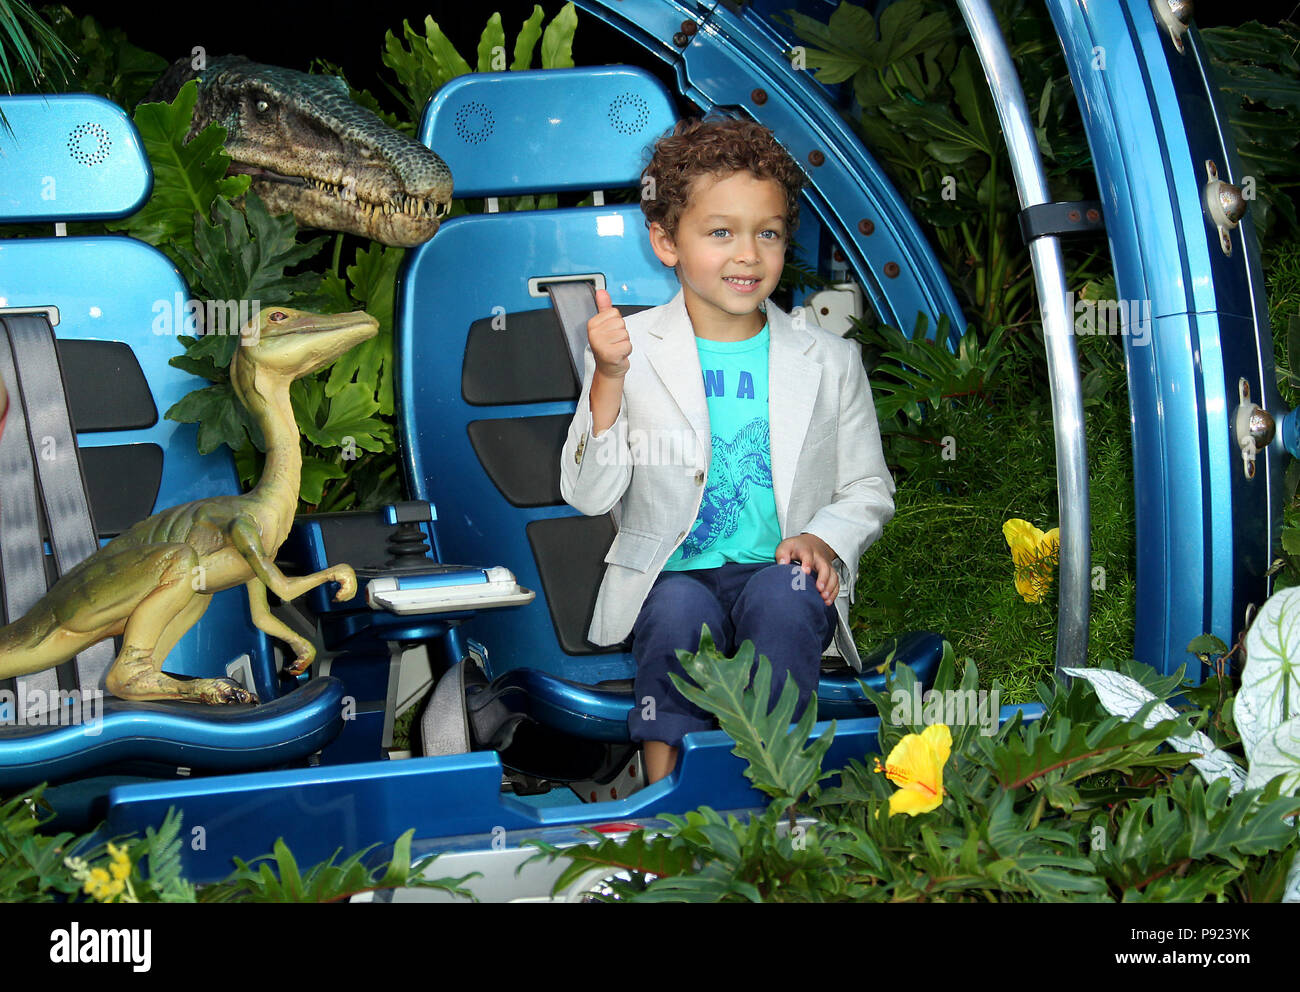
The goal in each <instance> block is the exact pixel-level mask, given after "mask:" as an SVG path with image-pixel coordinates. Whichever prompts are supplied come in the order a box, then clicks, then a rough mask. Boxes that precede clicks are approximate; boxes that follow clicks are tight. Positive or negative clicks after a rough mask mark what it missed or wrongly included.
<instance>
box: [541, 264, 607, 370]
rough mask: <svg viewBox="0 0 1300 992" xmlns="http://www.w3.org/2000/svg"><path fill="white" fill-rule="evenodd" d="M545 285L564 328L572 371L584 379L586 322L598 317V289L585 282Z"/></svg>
mask: <svg viewBox="0 0 1300 992" xmlns="http://www.w3.org/2000/svg"><path fill="white" fill-rule="evenodd" d="M543 287H544V288H545V289H546V291H547V292H549V293H550V294H551V306H552V307H554V308H555V316H557V317H558V318H559V319H560V326H561V327H563V328H564V339H565V341H567V342H568V345H569V356H570V357H571V358H572V359H573V370H574V372H575V373H577V376H578V382H582V374H583V371H584V370H583V362H582V356H583V352H585V351H586V350H587V321H589V320H591V318H592V317H594V316H596V291H595V290H594V289H593V288H592V285H591V283H589V282H586V281H585V280H584V281H582V282H548V283H544V284H543Z"/></svg>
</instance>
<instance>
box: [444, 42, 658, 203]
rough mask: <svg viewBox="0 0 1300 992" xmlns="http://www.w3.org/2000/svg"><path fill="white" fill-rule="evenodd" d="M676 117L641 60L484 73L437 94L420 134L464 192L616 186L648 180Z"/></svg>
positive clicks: (457, 80)
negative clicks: (653, 150)
mask: <svg viewBox="0 0 1300 992" xmlns="http://www.w3.org/2000/svg"><path fill="white" fill-rule="evenodd" d="M676 120H677V114H676V111H675V109H674V107H673V101H672V98H671V97H670V96H669V94H668V91H667V90H666V89H665V88H664V86H663V85H662V84H661V83H660V82H659V80H657V79H656V78H655V77H654V76H652V75H650V74H649V73H648V72H645V71H643V70H641V69H636V68H633V67H631V66H598V67H584V68H577V69H534V70H528V71H522V72H478V73H469V74H467V75H463V76H457V77H456V78H455V79H453V80H451V81H450V82H448V83H446V84H445V85H444V86H443V87H442V88H441V89H439V90H438V92H437V93H435V94H434V95H433V98H432V99H431V100H430V101H429V106H428V108H427V109H426V111H425V114H424V119H423V121H421V124H420V140H421V141H422V142H423V143H424V144H425V145H427V146H429V147H430V148H432V149H433V150H434V151H435V152H437V153H438V155H439V156H440V157H441V158H442V159H443V161H445V162H446V163H447V165H448V166H450V168H451V174H452V176H453V177H454V178H455V184H456V187H455V195H456V196H458V197H467V196H512V195H519V194H524V193H551V192H561V191H576V190H593V189H614V188H618V187H625V186H635V185H637V184H638V183H639V181H640V177H641V169H642V168H643V167H644V166H645V164H646V162H648V161H649V158H650V146H651V145H652V144H654V142H655V140H656V139H657V138H659V137H660V136H661V135H662V134H663V133H664V132H665V131H667V130H668V129H669V128H671V127H672V126H673V124H674V123H675V122H676ZM462 177H463V178H462Z"/></svg>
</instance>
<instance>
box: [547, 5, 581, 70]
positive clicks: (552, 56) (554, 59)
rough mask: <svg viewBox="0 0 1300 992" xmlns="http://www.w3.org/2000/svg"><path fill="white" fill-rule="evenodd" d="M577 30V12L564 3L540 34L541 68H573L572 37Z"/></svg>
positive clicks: (571, 6)
mask: <svg viewBox="0 0 1300 992" xmlns="http://www.w3.org/2000/svg"><path fill="white" fill-rule="evenodd" d="M577 30H578V12H577V10H576V9H575V8H574V6H573V3H572V2H569V3H566V4H565V5H564V6H563V7H561V8H560V12H559V13H558V14H556V15H555V17H554V18H552V20H551V23H550V24H548V25H546V30H545V31H543V32H542V68H543V69H572V68H573V36H574V34H575V33H576V32H577Z"/></svg>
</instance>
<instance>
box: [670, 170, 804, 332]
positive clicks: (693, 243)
mask: <svg viewBox="0 0 1300 992" xmlns="http://www.w3.org/2000/svg"><path fill="white" fill-rule="evenodd" d="M785 208H786V203H785V193H784V191H783V190H782V189H781V186H780V184H779V183H777V182H776V181H775V180H773V179H758V178H756V177H755V176H754V175H753V174H752V173H749V172H733V173H732V174H731V175H729V176H726V177H725V178H722V179H718V178H716V177H714V176H710V175H704V176H697V177H696V178H695V179H694V180H693V181H692V183H691V188H690V195H689V197H688V199H687V204H686V209H685V210H683V211H682V215H681V219H680V220H679V221H678V224H677V234H676V236H675V237H669V236H668V233H667V232H666V231H665V230H664V229H663V227H662V226H661V225H659V224H658V223H655V224H652V225H651V226H650V244H651V247H652V248H653V249H654V253H655V255H656V256H658V258H659V260H660V261H661V262H663V263H664V264H665V265H672V266H676V268H677V275H678V278H679V279H680V280H681V284H682V291H683V293H684V294H685V297H686V308H687V310H688V312H689V313H690V314H691V319H692V321H694V322H695V324H696V332H697V333H699V331H700V330H701V326H700V325H701V324H705V325H707V328H708V329H709V330H712V331H719V330H729V331H743V332H746V333H748V334H750V335H752V334H757V333H758V332H759V330H760V329H761V328H762V326H763V319H762V315H761V314H759V313H758V305H759V303H760V302H761V301H763V300H765V299H767V298H768V296H770V295H771V294H772V291H773V290H775V289H776V284H777V281H778V280H779V279H780V278H781V270H782V269H783V268H784V267H785V246H786V237H787V232H786V224H785ZM751 325H752V326H751Z"/></svg>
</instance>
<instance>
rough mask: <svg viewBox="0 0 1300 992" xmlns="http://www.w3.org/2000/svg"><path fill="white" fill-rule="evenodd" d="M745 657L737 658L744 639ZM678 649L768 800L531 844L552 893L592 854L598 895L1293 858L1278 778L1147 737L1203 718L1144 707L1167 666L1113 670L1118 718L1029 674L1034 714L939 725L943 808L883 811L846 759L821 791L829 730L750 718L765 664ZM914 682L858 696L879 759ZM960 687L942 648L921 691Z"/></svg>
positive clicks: (760, 696) (1056, 893)
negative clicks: (1153, 716)
mask: <svg viewBox="0 0 1300 992" xmlns="http://www.w3.org/2000/svg"><path fill="white" fill-rule="evenodd" d="M744 656H745V658H747V659H748V660H750V661H752V647H751V648H748V649H746V650H745V651H744ZM680 657H682V661H683V665H684V666H685V667H686V670H687V672H688V673H689V674H690V675H691V677H692V678H701V677H702V678H703V679H704V683H705V684H704V685H702V686H701V688H700V689H699V690H697V691H695V692H693V693H692V694H691V699H692V700H693V701H694V702H695V703H696V704H697V705H700V706H702V707H703V708H705V709H706V710H708V711H710V712H712V713H714V714H715V715H716V716H717V717H718V719H719V722H720V723H721V725H722V728H723V729H724V730H726V731H727V733H728V734H730V735H731V736H733V739H736V740H737V741H738V744H737V748H736V753H737V754H741V755H744V756H746V757H747V759H748V760H749V762H750V768H749V774H750V777H751V778H752V780H753V781H754V784H755V786H756V787H758V788H760V789H762V790H763V791H764V792H765V793H766V794H768V795H770V796H773V797H775V798H774V800H773V801H772V802H771V804H770V805H769V806H768V808H767V809H766V810H765V811H763V812H761V813H759V814H757V815H755V816H753V817H750V818H748V819H744V820H742V819H739V818H736V817H734V816H728V817H726V818H724V817H722V816H721V815H720V814H718V813H717V812H715V811H714V810H711V809H708V808H702V809H700V810H698V811H696V812H694V813H690V814H688V815H686V816H685V817H677V816H670V817H665V820H667V821H668V823H669V826H668V827H666V828H665V829H663V830H662V831H659V832H658V833H657V834H656V835H652V836H651V835H647V834H645V833H644V832H638V833H634V834H632V835H631V836H630V837H629V838H628V839H627V840H626V841H618V840H614V839H610V838H600V839H598V840H596V841H594V842H593V844H592V845H590V846H580V847H575V848H566V849H557V848H554V847H551V846H548V845H545V844H540V843H538V844H537V845H536V846H538V847H539V848H540V849H541V853H540V854H539V855H538V857H543V856H545V857H551V858H554V857H564V858H567V859H569V860H570V861H571V862H572V863H571V864H570V866H569V867H568V868H566V870H565V871H564V872H563V874H562V875H561V877H560V878H559V879H558V881H557V884H556V888H557V889H561V888H564V887H567V886H569V885H571V884H573V883H574V882H575V881H576V880H577V879H579V878H581V877H583V876H584V875H586V874H587V873H589V872H591V871H592V869H593V868H594V867H598V866H606V867H607V868H608V869H609V876H610V877H609V881H608V882H607V886H608V889H609V890H610V892H611V893H612V894H611V895H609V896H593V897H592V898H593V899H596V900H597V901H605V900H606V899H615V900H632V901H638V902H645V901H670V900H671V901H704V902H730V901H750V902H759V901H763V902H768V901H776V902H826V901H854V902H859V901H883V902H915V901H943V902H950V901H978V902H1013V901H1090V902H1097V901H1102V902H1105V901H1112V900H1123V901H1128V902H1139V901H1152V902H1164V901H1170V900H1180V901H1200V900H1207V899H1216V900H1232V901H1236V900H1260V899H1264V900H1277V899H1278V898H1280V896H1281V894H1282V891H1283V888H1284V881H1285V875H1286V869H1287V865H1288V864H1289V863H1290V860H1291V859H1292V858H1293V857H1294V856H1295V853H1296V851H1297V850H1300V836H1298V835H1297V832H1296V828H1295V825H1294V824H1293V823H1291V822H1290V821H1289V819H1288V818H1289V817H1292V816H1294V815H1295V814H1296V813H1297V812H1300V798H1297V797H1296V796H1295V795H1284V794H1283V789H1282V786H1283V780H1282V779H1281V778H1274V779H1273V780H1271V781H1269V782H1267V783H1265V784H1262V785H1261V786H1259V787H1254V788H1248V789H1244V790H1241V791H1238V792H1236V793H1235V794H1232V793H1231V791H1230V789H1229V783H1228V781H1227V780H1226V779H1224V780H1220V781H1216V782H1213V783H1211V784H1208V785H1207V784H1206V783H1205V782H1203V781H1202V780H1201V779H1200V778H1199V777H1198V776H1197V775H1196V774H1195V773H1194V772H1191V771H1188V770H1186V767H1185V766H1186V765H1187V764H1188V762H1189V761H1190V760H1191V759H1192V757H1193V756H1192V755H1189V754H1184V753H1180V752H1178V751H1171V750H1168V749H1166V748H1164V747H1162V744H1163V743H1164V741H1165V739H1166V738H1167V737H1171V736H1176V737H1181V736H1187V735H1190V734H1191V733H1192V732H1193V725H1194V724H1202V723H1204V722H1206V720H1207V717H1208V714H1207V713H1206V712H1204V711H1200V710H1193V711H1190V712H1183V713H1175V712H1173V711H1172V710H1171V711H1170V713H1169V714H1167V718H1166V717H1162V718H1161V719H1158V720H1154V721H1153V720H1146V719H1145V718H1146V717H1147V716H1148V715H1149V714H1150V713H1152V712H1153V711H1154V710H1155V709H1156V708H1157V707H1158V706H1160V705H1161V700H1162V699H1163V698H1164V697H1166V696H1169V695H1171V694H1174V693H1176V692H1178V691H1179V689H1180V683H1181V681H1182V679H1181V673H1179V675H1178V676H1175V677H1162V676H1159V675H1157V674H1156V673H1155V672H1154V671H1153V670H1151V669H1149V668H1147V667H1146V666H1142V665H1138V664H1136V663H1134V664H1131V665H1126V666H1124V669H1123V670H1124V673H1125V674H1126V675H1127V676H1128V677H1129V678H1131V679H1133V681H1134V682H1135V684H1139V685H1145V688H1146V689H1147V690H1150V692H1151V695H1152V698H1151V699H1150V700H1149V701H1148V702H1146V703H1144V704H1143V705H1142V706H1141V707H1140V708H1139V710H1138V712H1137V713H1136V715H1135V719H1134V720H1128V719H1125V718H1123V717H1119V716H1113V715H1111V714H1109V713H1107V712H1106V711H1105V709H1104V708H1103V707H1102V706H1101V704H1100V702H1099V701H1098V697H1097V695H1096V693H1095V692H1094V690H1093V689H1092V688H1091V687H1090V686H1089V685H1088V683H1087V682H1085V681H1083V680H1080V681H1078V682H1076V683H1075V684H1074V685H1073V686H1071V687H1070V688H1064V687H1062V686H1059V685H1056V684H1054V683H1053V684H1043V685H1040V687H1039V698H1040V701H1041V703H1042V704H1043V707H1044V714H1043V716H1042V718H1041V719H1040V720H1038V721H1036V722H1030V723H1026V722H1023V721H1022V720H1021V718H1020V717H1019V716H1016V717H1015V718H1013V719H1012V720H1009V721H1007V722H1006V723H1005V724H1003V725H1002V726H1001V727H1000V728H999V729H998V730H997V731H996V733H993V734H991V735H987V736H986V735H984V734H983V733H982V732H981V727H980V726H979V725H978V724H976V723H974V722H967V723H965V724H964V725H954V726H952V727H951V730H952V750H951V757H950V758H949V760H948V762H947V765H946V767H945V768H944V769H943V779H942V787H943V791H944V797H943V803H942V805H941V806H940V807H939V808H938V809H936V810H934V811H933V812H932V813H922V814H919V815H917V816H908V815H903V814H900V815H896V816H890V815H889V797H890V795H891V793H892V791H893V786H892V785H891V784H890V782H889V781H887V780H886V778H885V776H884V775H883V774H881V773H880V772H879V771H878V770H873V769H872V768H869V767H868V765H867V764H866V763H864V762H861V761H856V760H855V761H850V762H849V765H848V767H846V768H845V769H844V770H843V771H842V772H841V773H840V775H839V781H838V782H832V783H830V784H828V785H826V786H825V787H823V785H822V784H821V780H822V779H824V778H825V777H826V776H825V774H824V773H823V772H822V771H821V769H820V760H819V759H820V755H821V754H824V753H825V751H824V749H825V747H826V746H827V744H828V738H829V737H830V735H832V734H833V733H834V732H835V724H833V723H832V724H831V725H830V726H829V727H828V728H827V730H826V731H824V732H823V733H822V735H821V736H819V737H818V738H817V740H816V741H815V742H812V743H809V741H808V737H809V730H810V729H811V725H812V721H811V720H810V718H809V717H808V716H807V714H805V716H804V719H803V721H802V722H801V724H800V725H799V726H798V727H795V728H793V729H792V728H790V726H789V724H788V722H786V718H787V717H788V711H785V712H783V711H781V710H780V708H778V709H776V710H773V711H772V712H771V713H770V714H768V713H766V701H767V699H768V684H767V682H766V679H767V678H769V677H770V666H769V665H768V662H767V659H766V658H762V659H760V661H759V667H758V674H757V675H756V676H755V677H754V684H753V685H752V686H750V687H746V680H747V679H748V677H749V674H750V671H751V669H750V668H749V666H748V665H747V664H743V663H740V661H741V656H740V655H738V656H737V659H732V660H728V659H724V658H722V657H720V655H719V654H718V652H717V650H716V648H715V647H714V645H713V644H712V643H711V642H708V641H706V642H703V643H702V644H701V649H700V651H699V652H698V654H696V655H694V656H692V655H691V654H690V653H689V652H680ZM914 682H915V677H914V676H913V674H912V673H911V671H910V670H909V669H907V667H906V666H898V667H897V668H896V669H895V671H894V672H893V673H892V674H891V677H890V680H889V683H888V685H887V688H886V690H885V691H884V692H881V693H876V692H873V691H871V690H867V692H868V695H869V696H870V697H871V698H872V700H873V702H875V704H876V707H877V711H878V712H879V713H881V714H882V715H887V718H886V719H882V720H881V722H880V729H879V731H878V734H877V748H878V751H879V754H880V755H882V756H883V755H888V754H890V752H891V751H892V750H893V748H894V747H895V745H897V744H898V743H899V741H900V740H902V739H903V737H904V735H906V734H909V733H917V732H919V731H921V730H922V729H924V727H923V724H922V723H921V722H919V719H920V718H919V715H918V714H915V713H910V712H907V711H906V708H900V706H899V705H896V700H898V699H900V698H901V699H909V698H913V684H914ZM978 683H979V678H978V674H977V672H976V670H975V666H974V665H973V664H971V663H970V662H967V663H966V664H965V666H964V667H963V670H962V672H961V675H960V678H958V676H957V666H956V663H955V660H954V656H953V654H952V651H951V649H948V648H946V649H945V653H944V658H943V661H942V664H941V666H940V670H939V672H938V675H937V677H936V680H935V686H934V688H935V690H936V691H939V692H942V691H944V690H959V691H970V692H973V691H975V687H976V686H977V685H978ZM788 688H789V686H787V689H788ZM898 693H901V697H900V696H899V695H897V694H898ZM815 705H816V700H815V699H814V700H813V701H812V703H811V704H810V709H811V708H812V707H814V706H815ZM1144 721H1145V723H1149V724H1150V726H1146V725H1144ZM742 742H743V743H742ZM770 753H777V754H783V755H786V756H789V757H790V758H791V759H792V760H783V761H773V760H771V759H767V758H766V755H768V754H770ZM754 757H759V758H760V759H761V760H759V761H758V762H755V761H754ZM792 797H793V798H794V803H793V806H791V805H789V804H790V802H791V798H792ZM795 814H797V815H798V816H799V817H800V819H799V820H798V821H797V822H796V823H795V825H794V826H793V827H792V826H790V819H791V817H792V816H794V815H795ZM595 836H596V837H599V835H595Z"/></svg>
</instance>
